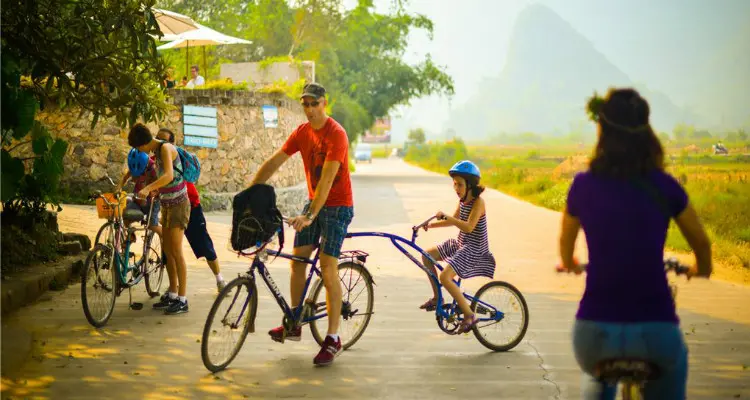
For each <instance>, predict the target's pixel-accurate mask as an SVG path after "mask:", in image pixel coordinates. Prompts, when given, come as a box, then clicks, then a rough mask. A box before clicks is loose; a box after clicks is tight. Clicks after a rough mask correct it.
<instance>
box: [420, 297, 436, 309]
mask: <svg viewBox="0 0 750 400" xmlns="http://www.w3.org/2000/svg"><path fill="white" fill-rule="evenodd" d="M436 308H437V300H435V299H434V298H432V299H429V300H427V301H425V302H424V304H422V305H421V306H419V309H421V310H425V311H435V309H436Z"/></svg>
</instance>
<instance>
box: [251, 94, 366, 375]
mask: <svg viewBox="0 0 750 400" xmlns="http://www.w3.org/2000/svg"><path fill="white" fill-rule="evenodd" d="M325 94H326V90H325V88H323V86H321V85H319V84H317V83H309V84H307V85H305V88H304V93H303V94H302V96H301V100H302V106H303V108H304V110H305V115H306V116H307V121H308V122H306V123H304V124H302V125H300V126H298V127H297V129H295V130H294V132H292V134H291V135H290V136H289V138H288V139H287V141H286V143H284V145H283V146H282V147H281V149H280V150H278V151H277V152H276V153H275V154H274V155H273V156H271V158H270V159H268V160H266V162H264V163H263V165H261V167H260V168H259V169H258V173H257V174H255V177H254V178H253V181H252V183H251V186H252V185H254V184H257V183H266V181H268V180H269V179H270V178H271V176H273V174H274V173H275V172H276V171H277V170H278V169H279V167H281V165H282V164H283V163H284V162H285V161H286V160H288V159H289V157H291V156H292V155H294V154H295V153H296V152H300V154H301V155H302V162H303V164H304V166H305V175H306V178H307V190H308V198H309V200H310V201H309V202H308V203H307V204H306V205H305V207H304V209H303V211H302V215H300V216H297V217H293V218H291V219H290V220H289V221H288V222H289V224H290V225H292V226H293V227H294V229H295V230H296V231H297V234H296V236H295V237H294V255H295V256H298V257H304V258H310V256H311V255H312V253H313V250H314V249H315V247H317V246H318V245H319V246H320V247H321V254H320V266H321V275H322V276H323V284H324V285H325V288H326V293H327V298H326V307H327V311H328V335H327V336H326V338H325V340H324V341H323V346H322V347H321V349H320V352H319V353H318V355H317V356H316V357H315V359H314V360H313V362H314V363H315V364H316V365H328V364H330V363H332V362H333V360H334V358H335V357H336V356H337V355H338V354H339V353H340V352H341V339H340V338H339V336H338V334H337V331H338V328H339V322H340V319H341V296H342V293H341V285H340V283H339V275H338V257H339V254H340V252H341V245H342V244H343V242H344V238H345V237H346V234H347V230H348V228H349V224H350V223H351V221H352V218H353V216H354V207H353V199H352V182H351V179H350V177H349V139H348V137H347V136H346V131H345V130H344V128H343V127H342V126H341V125H339V123H338V122H336V121H335V120H334V119H333V118H331V117H329V116H328V115H327V114H326V111H325V107H326V104H327V100H326V98H325ZM306 270H307V264H305V263H302V262H297V261H292V273H291V275H292V276H291V285H290V286H291V300H292V307H296V306H297V305H298V304H297V303H298V302H299V300H300V297H301V296H302V291H303V290H304V288H305V272H306ZM268 333H269V335H271V338H272V339H273V340H276V341H281V340H282V335H283V333H284V327H283V326H280V327H278V328H275V329H272V330H271V331H270V332H268ZM301 336H302V329H301V328H300V327H297V329H294V330H292V331H291V332H288V333H287V336H286V340H295V341H299V340H300V338H301Z"/></svg>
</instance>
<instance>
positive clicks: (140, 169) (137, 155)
mask: <svg viewBox="0 0 750 400" xmlns="http://www.w3.org/2000/svg"><path fill="white" fill-rule="evenodd" d="M147 166H148V154H146V153H144V152H142V151H140V150H138V149H136V148H132V149H130V153H128V168H129V169H130V176H132V177H133V178H137V177H139V176H141V175H143V173H144V172H146V167H147Z"/></svg>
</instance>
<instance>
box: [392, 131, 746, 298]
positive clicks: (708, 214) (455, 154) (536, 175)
mask: <svg viewBox="0 0 750 400" xmlns="http://www.w3.org/2000/svg"><path fill="white" fill-rule="evenodd" d="M666 150H667V154H668V156H669V160H668V162H667V163H668V166H667V172H669V173H670V174H672V175H673V176H674V177H675V178H677V179H678V180H679V181H680V183H681V184H682V185H683V187H684V188H685V190H686V191H687V193H688V196H689V198H690V202H691V203H692V204H693V206H694V207H695V208H696V210H697V212H698V215H699V216H700V218H701V221H702V222H703V223H704V226H705V228H706V230H707V232H708V235H709V237H710V238H711V241H712V245H713V255H714V260H715V261H718V264H719V266H717V269H716V270H717V275H718V276H720V277H722V278H725V279H729V280H733V281H739V282H744V283H750V156H747V155H745V156H743V155H731V156H713V155H709V154H706V153H705V152H704V153H703V154H700V153H699V154H695V153H692V152H691V153H688V152H686V151H685V150H684V147H683V146H674V147H672V148H667V149H666ZM730 151H731V150H730ZM590 153H591V147H590V146H586V147H583V146H579V145H564V144H556V145H548V146H539V145H534V146H498V145H495V146H492V145H490V146H487V145H485V146H466V145H465V144H464V143H463V142H461V141H455V142H449V143H438V144H431V145H424V146H420V147H418V148H411V149H410V150H409V151H408V153H407V155H406V158H405V159H406V160H407V161H408V162H411V163H413V164H416V165H419V166H421V167H423V168H425V169H428V170H432V171H436V172H442V173H444V172H445V171H446V169H447V168H449V167H450V166H451V165H452V164H453V163H454V162H456V161H458V160H461V159H466V158H470V159H472V160H473V161H475V162H477V163H478V164H479V166H480V168H482V171H483V176H484V177H483V183H484V184H485V185H486V186H488V187H491V188H494V189H498V190H501V191H503V192H505V193H508V194H510V195H512V196H515V197H518V198H521V199H524V200H526V201H529V202H531V203H533V204H537V205H540V206H543V207H546V208H549V209H552V210H556V211H561V210H563V209H564V207H565V200H566V197H567V193H568V188H569V187H570V182H571V178H572V176H573V174H574V173H575V172H577V171H579V170H582V169H585V168H586V163H587V161H588V155H589V154H590ZM734 154H737V153H734ZM667 247H668V250H671V251H673V252H678V253H680V252H682V253H684V254H685V255H687V254H688V253H689V252H690V246H689V245H688V244H687V242H686V241H685V238H684V237H683V236H682V234H681V233H680V231H679V229H678V228H677V226H676V225H675V224H674V222H672V224H671V226H670V229H669V232H668V236H667Z"/></svg>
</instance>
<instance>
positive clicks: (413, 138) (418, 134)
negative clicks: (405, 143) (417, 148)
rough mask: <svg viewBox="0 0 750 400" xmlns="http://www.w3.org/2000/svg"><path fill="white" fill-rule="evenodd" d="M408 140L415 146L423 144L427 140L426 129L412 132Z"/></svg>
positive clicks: (417, 129)
mask: <svg viewBox="0 0 750 400" xmlns="http://www.w3.org/2000/svg"><path fill="white" fill-rule="evenodd" d="M408 140H409V142H411V143H414V144H423V143H424V142H425V141H426V140H427V138H426V137H425V134H424V129H422V128H416V129H412V130H410V131H409V137H408Z"/></svg>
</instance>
